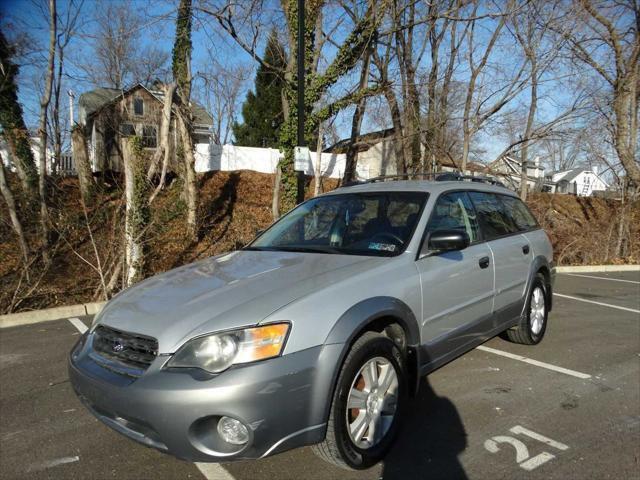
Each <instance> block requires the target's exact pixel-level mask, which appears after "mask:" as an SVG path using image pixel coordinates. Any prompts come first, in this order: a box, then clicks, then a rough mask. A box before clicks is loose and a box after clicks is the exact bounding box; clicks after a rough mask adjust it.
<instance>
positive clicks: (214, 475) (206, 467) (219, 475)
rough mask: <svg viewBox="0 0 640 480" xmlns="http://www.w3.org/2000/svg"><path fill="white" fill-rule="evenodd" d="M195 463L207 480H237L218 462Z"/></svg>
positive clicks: (79, 322)
mask: <svg viewBox="0 0 640 480" xmlns="http://www.w3.org/2000/svg"><path fill="white" fill-rule="evenodd" d="M69 321H70V322H71V324H72V325H73V326H74V327H76V328H77V329H78V330H79V331H80V333H84V332H86V331H87V330H88V327H87V326H86V325H85V324H84V323H83V322H82V320H80V319H79V318H75V317H74V318H70V319H69ZM195 465H196V467H198V470H200V472H201V473H202V475H204V478H206V479H207V480H235V478H234V477H233V475H231V474H230V473H229V472H227V471H226V470H225V469H224V467H222V466H221V465H218V464H217V463H196V464H195Z"/></svg>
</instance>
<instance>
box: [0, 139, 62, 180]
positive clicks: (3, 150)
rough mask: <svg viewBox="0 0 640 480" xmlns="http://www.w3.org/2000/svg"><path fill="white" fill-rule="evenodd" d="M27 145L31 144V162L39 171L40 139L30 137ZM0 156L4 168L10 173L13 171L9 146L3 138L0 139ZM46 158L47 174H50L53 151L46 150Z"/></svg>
mask: <svg viewBox="0 0 640 480" xmlns="http://www.w3.org/2000/svg"><path fill="white" fill-rule="evenodd" d="M29 143H30V144H31V153H32V155H33V161H34V162H35V164H36V169H38V171H40V137H38V136H37V135H32V136H31V137H29ZM0 156H2V161H3V162H4V165H5V167H7V168H8V169H9V170H11V171H12V172H13V171H15V167H14V164H15V161H14V159H13V157H12V155H11V152H10V151H9V146H8V145H7V142H6V140H5V139H4V138H3V137H0ZM46 157H47V163H46V165H47V172H49V173H51V162H52V159H53V151H52V150H51V148H47V152H46Z"/></svg>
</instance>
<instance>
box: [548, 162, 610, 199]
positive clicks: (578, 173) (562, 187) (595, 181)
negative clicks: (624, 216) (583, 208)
mask: <svg viewBox="0 0 640 480" xmlns="http://www.w3.org/2000/svg"><path fill="white" fill-rule="evenodd" d="M547 179H548V180H551V184H552V188H551V191H552V192H554V193H570V194H574V195H577V196H579V197H590V196H591V195H593V194H594V192H597V191H605V190H606V189H607V187H608V186H609V185H608V184H607V182H605V181H604V180H603V179H602V178H601V177H600V176H599V175H598V170H597V167H594V168H593V170H589V169H588V168H584V167H580V168H574V169H572V170H564V171H561V172H555V173H552V174H551V175H550V178H549V177H547Z"/></svg>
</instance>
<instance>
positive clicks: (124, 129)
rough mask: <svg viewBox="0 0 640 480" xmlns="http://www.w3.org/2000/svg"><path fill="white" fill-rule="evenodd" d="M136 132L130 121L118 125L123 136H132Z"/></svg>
mask: <svg viewBox="0 0 640 480" xmlns="http://www.w3.org/2000/svg"><path fill="white" fill-rule="evenodd" d="M135 134H136V129H135V127H134V126H133V124H131V123H123V124H121V125H120V135H122V136H123V137H133V136H134V135H135Z"/></svg>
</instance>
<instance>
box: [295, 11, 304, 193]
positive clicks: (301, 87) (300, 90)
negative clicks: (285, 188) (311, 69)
mask: <svg viewBox="0 0 640 480" xmlns="http://www.w3.org/2000/svg"><path fill="white" fill-rule="evenodd" d="M304 14H305V11H304V0H298V146H299V147H304V146H305V141H304V31H305V28H304V27H305V25H304V22H305V19H304V17H305V15H304ZM297 175H298V190H297V194H296V203H302V202H303V201H304V172H302V171H298V172H297Z"/></svg>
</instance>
